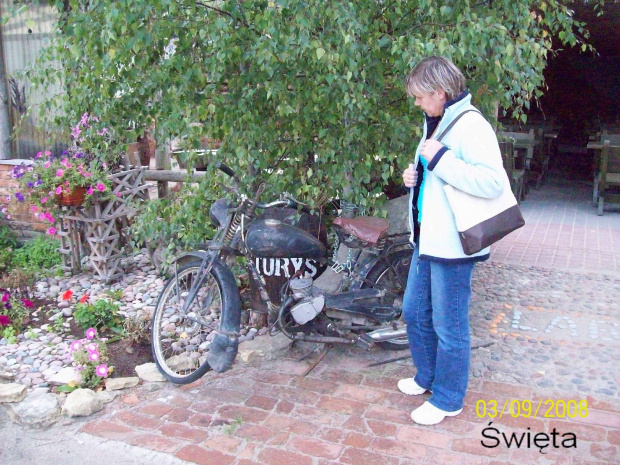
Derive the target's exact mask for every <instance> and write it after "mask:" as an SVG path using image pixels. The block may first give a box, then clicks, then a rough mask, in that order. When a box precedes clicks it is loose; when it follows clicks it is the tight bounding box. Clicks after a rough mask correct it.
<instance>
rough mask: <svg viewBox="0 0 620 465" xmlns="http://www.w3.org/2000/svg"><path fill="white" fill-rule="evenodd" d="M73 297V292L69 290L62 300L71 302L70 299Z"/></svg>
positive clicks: (64, 293)
mask: <svg viewBox="0 0 620 465" xmlns="http://www.w3.org/2000/svg"><path fill="white" fill-rule="evenodd" d="M72 295H73V291H72V290H71V289H69V290H68V291H65V292H63V294H62V300H69V299H71V296H72Z"/></svg>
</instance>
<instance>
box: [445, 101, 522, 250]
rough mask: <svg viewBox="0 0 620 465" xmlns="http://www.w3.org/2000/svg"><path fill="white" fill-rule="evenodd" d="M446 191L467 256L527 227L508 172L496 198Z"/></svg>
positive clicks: (447, 186)
mask: <svg viewBox="0 0 620 465" xmlns="http://www.w3.org/2000/svg"><path fill="white" fill-rule="evenodd" d="M468 111H475V110H467V111H464V112H463V113H461V114H460V115H458V116H457V117H456V118H455V119H454V120H453V121H452V123H450V125H449V126H448V127H447V128H446V129H445V130H444V131H443V132H442V133H441V135H440V136H439V137H438V138H437V140H438V141H439V140H441V138H443V136H444V135H445V134H446V133H447V132H448V131H449V130H450V129H451V128H452V126H453V125H454V124H455V123H456V122H457V121H458V120H459V118H460V117H461V116H463V114H465V113H467V112H468ZM443 189H444V192H445V193H446V197H447V198H448V203H449V204H450V208H451V209H452V214H453V215H454V220H455V222H456V229H457V231H458V232H459V238H460V240H461V245H462V246H463V251H464V252H465V254H466V255H473V254H475V253H476V252H480V251H481V250H482V249H484V248H486V247H488V246H490V245H491V244H493V243H495V242H497V241H499V240H500V239H501V238H502V237H504V236H506V235H507V234H509V233H511V232H512V231H514V230H516V229H519V228H520V227H522V226H523V225H524V224H525V220H524V219H523V215H522V214H521V210H520V209H519V205H518V204H517V199H516V198H515V196H514V194H513V193H512V189H511V188H510V181H509V180H508V175H507V174H506V172H505V171H504V190H503V192H502V194H501V195H500V196H499V197H497V198H495V199H487V198H484V197H478V196H475V195H471V194H468V193H466V192H463V191H461V190H459V189H457V188H456V187H454V186H451V185H449V184H446V185H445V186H443Z"/></svg>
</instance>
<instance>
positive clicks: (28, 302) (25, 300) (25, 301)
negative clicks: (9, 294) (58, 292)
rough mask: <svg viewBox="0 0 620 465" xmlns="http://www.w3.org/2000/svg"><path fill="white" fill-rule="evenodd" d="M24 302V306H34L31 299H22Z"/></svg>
mask: <svg viewBox="0 0 620 465" xmlns="http://www.w3.org/2000/svg"><path fill="white" fill-rule="evenodd" d="M22 303H23V304H24V307H26V308H32V307H34V304H33V303H32V301H30V300H28V299H22Z"/></svg>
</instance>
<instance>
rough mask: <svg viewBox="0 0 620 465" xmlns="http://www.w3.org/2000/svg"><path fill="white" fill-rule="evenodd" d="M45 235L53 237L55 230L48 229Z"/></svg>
mask: <svg viewBox="0 0 620 465" xmlns="http://www.w3.org/2000/svg"><path fill="white" fill-rule="evenodd" d="M47 233H48V234H49V235H50V236H53V235H54V234H56V228H54V227H52V228H49V229H48V230H47Z"/></svg>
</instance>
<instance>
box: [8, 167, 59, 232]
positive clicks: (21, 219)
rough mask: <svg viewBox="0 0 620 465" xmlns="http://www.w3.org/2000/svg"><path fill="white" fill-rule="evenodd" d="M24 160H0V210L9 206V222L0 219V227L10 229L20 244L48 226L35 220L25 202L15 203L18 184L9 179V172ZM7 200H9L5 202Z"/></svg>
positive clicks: (28, 205)
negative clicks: (3, 226)
mask: <svg viewBox="0 0 620 465" xmlns="http://www.w3.org/2000/svg"><path fill="white" fill-rule="evenodd" d="M25 161H26V160H0V208H1V207H3V206H7V205H8V206H9V213H10V215H11V219H10V220H6V219H0V225H7V226H8V227H9V228H11V229H12V230H13V231H14V232H15V234H16V235H17V238H18V240H19V241H20V242H23V241H25V240H28V239H31V238H33V237H36V236H38V235H40V234H42V233H44V232H45V230H46V229H47V228H48V227H49V224H44V223H42V222H41V221H39V220H38V219H37V218H35V216H34V214H33V213H32V211H31V209H30V204H29V203H27V202H16V201H15V193H16V192H18V191H19V184H18V183H17V182H16V181H15V180H14V179H12V178H11V171H12V170H13V167H14V166H15V165H19V164H20V163H23V162H25ZM7 199H10V200H8V201H7Z"/></svg>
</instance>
